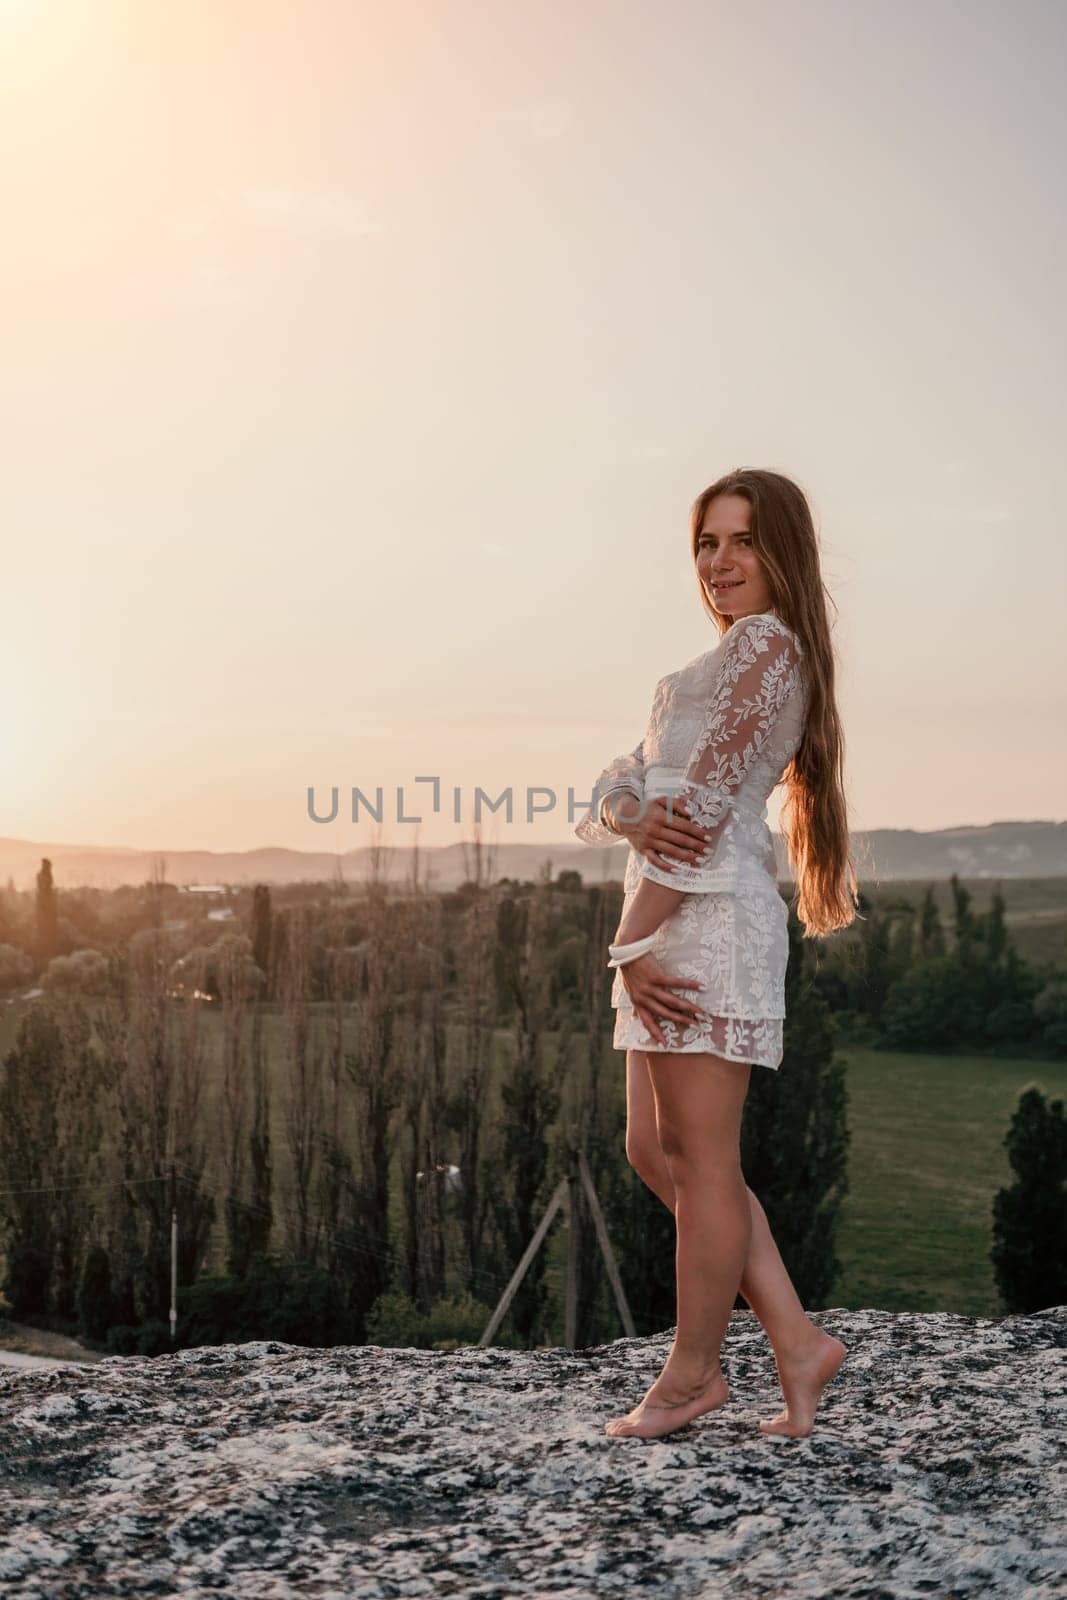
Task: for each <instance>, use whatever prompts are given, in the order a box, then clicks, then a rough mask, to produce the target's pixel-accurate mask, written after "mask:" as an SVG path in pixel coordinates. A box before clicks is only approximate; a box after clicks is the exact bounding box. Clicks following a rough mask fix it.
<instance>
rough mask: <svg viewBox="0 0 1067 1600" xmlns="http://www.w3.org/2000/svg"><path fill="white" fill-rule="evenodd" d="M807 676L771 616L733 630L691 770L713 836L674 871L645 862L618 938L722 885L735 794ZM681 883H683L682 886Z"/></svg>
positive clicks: (637, 935)
mask: <svg viewBox="0 0 1067 1600" xmlns="http://www.w3.org/2000/svg"><path fill="white" fill-rule="evenodd" d="M799 681H800V655H799V651H798V649H797V646H796V643H795V641H794V640H793V637H792V635H791V634H790V633H789V632H788V631H786V630H783V629H782V628H781V627H779V626H778V624H777V623H776V622H775V621H773V620H769V619H768V618H767V617H765V616H753V617H740V618H738V620H737V622H735V623H734V624H733V626H732V627H731V628H730V629H729V631H728V633H727V634H726V637H725V639H724V641H723V647H722V650H721V652H720V654H719V659H718V661H717V662H716V669H715V680H714V683H713V685H712V688H711V693H710V695H709V697H708V705H707V711H706V713H705V717H704V724H703V727H702V728H701V731H700V735H699V737H698V738H697V741H696V744H695V746H694V749H693V752H692V754H691V756H690V759H689V764H688V767H687V770H686V781H685V785H684V793H683V795H682V796H680V797H679V798H680V799H684V800H685V801H686V802H687V809H688V811H689V814H690V817H691V818H692V820H693V822H695V823H698V824H700V825H701V826H702V829H703V832H704V837H705V839H706V841H707V843H706V845H705V848H704V851H703V858H702V860H701V861H698V862H696V863H695V864H689V863H688V862H685V861H680V862H678V863H677V865H676V866H675V867H674V868H672V869H671V870H670V871H669V872H668V871H664V870H663V869H662V868H660V867H656V866H654V865H653V864H652V863H651V862H650V861H647V860H646V861H644V862H642V866H641V882H640V883H639V884H638V886H637V890H636V892H635V894H634V896H633V899H632V900H631V902H630V904H629V906H628V907H627V908H626V912H625V915H624V916H623V918H622V921H621V922H620V924H619V929H618V932H617V934H616V936H615V940H614V942H615V943H616V944H629V943H631V942H632V941H633V940H635V939H642V938H644V937H645V936H646V935H647V934H650V933H654V932H655V930H656V929H657V928H658V927H659V926H660V924H661V923H662V922H665V921H666V919H667V918H668V917H669V916H671V915H672V914H673V913H674V912H675V911H676V910H677V909H678V906H679V905H680V904H681V901H682V898H683V896H684V895H686V894H703V893H706V892H707V891H708V889H709V888H713V887H714V883H713V881H712V882H709V879H708V863H709V862H710V860H711V857H712V856H713V854H714V851H715V846H716V844H717V842H718V839H719V837H720V835H721V832H722V829H723V826H724V825H725V822H726V816H727V813H728V811H729V802H730V797H731V796H732V795H734V794H735V793H736V792H737V790H738V789H739V788H740V787H741V784H742V783H743V782H744V780H745V778H746V776H747V775H748V773H749V772H750V771H751V768H752V765H753V763H754V762H755V760H756V758H757V756H758V755H759V752H760V750H761V748H762V746H763V742H764V740H765V739H766V737H767V734H768V733H769V731H770V729H771V728H772V727H773V726H774V723H775V722H776V721H777V718H778V716H779V714H780V712H781V709H782V707H783V705H784V704H785V702H786V701H787V700H788V699H789V697H790V696H791V695H792V693H793V692H794V690H795V689H796V687H797V684H798V682H799ZM675 885H677V887H675Z"/></svg>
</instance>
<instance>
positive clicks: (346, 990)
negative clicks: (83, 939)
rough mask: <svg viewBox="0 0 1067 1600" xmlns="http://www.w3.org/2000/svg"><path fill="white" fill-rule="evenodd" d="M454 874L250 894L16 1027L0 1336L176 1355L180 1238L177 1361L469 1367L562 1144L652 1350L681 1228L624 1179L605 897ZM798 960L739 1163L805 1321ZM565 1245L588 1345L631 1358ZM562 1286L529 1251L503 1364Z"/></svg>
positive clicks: (556, 1307) (166, 935)
mask: <svg viewBox="0 0 1067 1600" xmlns="http://www.w3.org/2000/svg"><path fill="white" fill-rule="evenodd" d="M473 867H474V870H473V874H472V878H471V881H470V882H468V883H467V884H466V885H464V887H463V888H462V889H461V890H458V891H456V892H455V893H449V894H441V893H435V892H432V891H431V890H430V889H429V888H428V887H427V886H426V884H425V883H424V882H420V881H419V879H418V876H417V872H416V875H415V876H413V878H412V879H411V880H410V881H409V882H407V883H406V884H404V885H402V886H400V887H399V888H396V889H391V888H390V887H389V886H387V885H386V884H385V883H383V882H381V881H372V882H370V883H368V884H366V885H364V886H362V888H361V889H360V890H359V891H358V892H357V893H355V894H352V895H349V896H344V897H342V896H340V895H337V894H333V893H327V894H324V895H322V896H321V897H320V898H319V900H317V901H312V900H310V899H307V898H305V899H304V900H303V901H302V902H301V903H299V904H295V905H294V904H290V905H289V906H287V907H285V908H284V910H279V909H278V908H277V907H276V906H275V904H274V901H273V897H272V895H271V892H270V891H269V890H268V889H266V888H265V887H263V888H261V889H260V890H258V891H257V892H256V894H254V895H253V896H250V897H249V898H248V902H247V906H246V911H245V916H244V918H243V920H242V923H241V925H240V926H239V927H237V928H234V927H232V926H231V927H227V928H225V930H224V931H223V932H222V933H221V934H220V935H218V936H217V937H216V938H215V939H214V941H213V942H212V943H211V944H201V943H198V942H192V943H190V939H193V940H196V939H197V938H198V936H199V934H200V933H202V932H203V928H202V927H199V928H196V929H190V930H175V929H168V927H167V926H166V919H165V918H162V917H160V918H158V919H157V920H155V921H154V922H153V923H152V925H150V926H147V927H142V928H141V929H140V930H138V931H137V932H135V933H134V934H132V936H130V937H129V938H128V939H127V940H126V942H125V944H124V945H123V946H122V947H121V948H109V949H107V950H106V951H100V952H98V954H99V955H100V956H101V963H97V964H94V966H93V967H92V968H91V969H90V968H89V967H88V965H85V968H84V970H83V971H82V972H80V973H78V974H77V976H76V978H72V980H71V981H70V982H69V983H66V984H55V985H53V986H50V987H49V989H48V991H47V992H46V993H44V994H43V995H41V996H39V997H38V998H37V999H35V1000H31V1001H30V1002H29V1003H28V1004H26V1006H25V1009H24V1010H23V1012H22V1015H21V1018H20V1022H19V1026H18V1030H17V1033H16V1036H15V1039H14V1042H13V1044H12V1045H11V1046H10V1048H9V1049H8V1050H7V1051H6V1053H5V1056H4V1059H3V1063H2V1071H0V1228H2V1243H3V1252H4V1261H5V1270H4V1278H3V1290H4V1294H5V1296H6V1300H7V1303H8V1306H9V1310H10V1314H11V1315H12V1316H14V1317H16V1318H19V1319H23V1320H29V1321H37V1322H40V1323H44V1324H51V1325H52V1326H57V1327H64V1328H67V1329H73V1328H75V1327H77V1328H80V1330H81V1331H82V1333H83V1335H84V1336H85V1337H87V1338H89V1339H90V1340H93V1341H95V1342H97V1343H99V1344H101V1345H104V1346H106V1347H107V1348H111V1349H115V1350H129V1349H140V1350H145V1351H149V1352H153V1351H155V1350H160V1349H166V1348H170V1330H169V1326H168V1320H167V1319H168V1310H169V1306H170V1272H171V1224H172V1215H173V1214H176V1216H177V1253H176V1262H177V1282H178V1293H177V1310H178V1325H177V1343H179V1344H182V1343H201V1342H217V1341H220V1340H224V1339H233V1338H237V1339H248V1338H263V1337H279V1338H286V1339H291V1340H293V1341H294V1342H300V1343H305V1344H327V1343H338V1342H355V1343H358V1342H362V1341H371V1342H379V1343H404V1344H427V1345H429V1344H436V1345H441V1344H447V1343H448V1342H449V1341H450V1340H463V1341H466V1340H471V1339H476V1338H477V1337H478V1335H479V1334H480V1332H481V1330H482V1329H483V1328H484V1327H485V1325H486V1324H487V1322H488V1320H489V1316H490V1314H491V1312H492V1308H493V1306H494V1305H495V1303H496V1301H497V1300H498V1298H499V1297H500V1295H501V1293H502V1291H503V1289H504V1287H505V1286H506V1284H507V1283H508V1280H509V1278H510V1277H511V1274H512V1272H513V1270H514V1268H515V1266H516V1265H517V1263H518V1261H519V1260H520V1258H521V1256H522V1254H523V1252H524V1251H525V1249H526V1247H527V1245H528V1244H529V1242H530V1240H531V1238H532V1236H533V1234H534V1232H535V1230H536V1228H537V1225H538V1223H539V1221H540V1220H541V1217H542V1215H543V1213H544V1210H545V1207H546V1205H547V1202H548V1198H549V1196H550V1195H551V1193H552V1191H553V1189H554V1188H555V1186H556V1184H557V1182H558V1181H559V1178H560V1176H561V1175H562V1174H563V1173H564V1172H565V1171H566V1168H567V1161H568V1150H569V1147H570V1146H571V1145H572V1144H578V1145H580V1146H581V1148H582V1149H583V1150H584V1152H585V1156H586V1160H587V1161H588V1164H589V1168H590V1170H591V1173H592V1176H593V1181H594V1184H595V1187H596V1190H597V1193H598V1196H599V1199H600V1203H601V1206H602V1209H603V1211H604V1215H605V1218H606V1222H607V1228H608V1233H609V1236H610V1238H611V1241H612V1244H613V1247H614V1250H615V1253H616V1255H617V1258H618V1260H619V1266H620V1272H621V1276H622V1281H623V1286H624V1289H625V1292H626V1295H627V1299H628V1301H629V1304H630V1307H631V1309H632V1312H633V1315H634V1319H635V1322H636V1324H637V1327H638V1330H639V1331H640V1332H642V1333H645V1332H653V1331H660V1330H662V1329H663V1328H665V1327H668V1326H669V1325H670V1324H671V1323H672V1322H673V1320H674V1226H673V1219H672V1217H671V1215H670V1213H669V1211H668V1210H667V1209H666V1207H664V1206H663V1205H662V1204H661V1202H660V1201H659V1200H657V1199H656V1198H655V1197H654V1196H653V1195H652V1194H651V1193H650V1191H649V1190H648V1189H647V1188H646V1187H645V1185H644V1184H643V1183H642V1182H641V1180H640V1179H639V1178H638V1177H637V1176H636V1174H635V1173H634V1172H633V1171H632V1170H631V1169H630V1167H629V1166H628V1164H627V1162H626V1159H625V1149H624V1130H625V1095H624V1085H623V1074H622V1058H621V1056H620V1055H619V1054H618V1053H617V1052H615V1051H614V1050H613V1049H612V1048H611V1043H610V1039H611V1028H612V1023H613V1012H612V1010H611V1007H610V987H611V977H612V974H611V973H610V972H609V971H608V970H607V969H606V967H605V950H606V946H607V943H608V940H609V938H610V937H611V935H612V933H613V932H614V929H615V927H616V925H617V920H618V915H619V909H620V904H621V888H620V887H619V886H618V885H615V884H609V885H606V886H603V887H592V886H586V885H583V883H582V881H581V878H580V877H579V876H578V874H577V873H560V874H559V875H558V876H557V878H556V879H555V881H551V880H550V879H549V877H548V876H547V874H546V876H545V877H544V878H542V879H541V880H540V881H539V882H537V883H515V882H513V881H510V880H507V879H501V880H499V881H496V882H493V881H492V875H491V868H490V863H489V861H488V859H485V858H483V857H482V856H481V855H480V854H476V856H475V859H474V862H473ZM52 892H53V893H54V890H53V891H52ZM145 893H146V897H147V903H148V904H149V905H151V903H152V896H153V895H155V896H156V901H157V903H158V901H159V891H158V888H153V886H152V885H149V886H147V887H146V891H145ZM215 931H216V933H217V929H216V930H215ZM183 932H184V935H185V937H184V939H183V936H182V935H183ZM790 939H791V956H790V965H789V978H788V985H789V994H788V1001H787V1004H788V1011H789V1015H788V1020H787V1024H786V1056H785V1061H784V1062H783V1070H782V1072H781V1073H780V1074H776V1073H771V1072H767V1071H763V1070H758V1069H754V1070H753V1074H752V1089H751V1092H750V1095H749V1101H748V1106H747V1109H746V1117H745V1124H744V1129H743V1139H742V1156H743V1161H744V1167H745V1172H746V1177H747V1179H748V1181H749V1183H750V1184H751V1186H752V1187H753V1189H754V1190H755V1191H756V1192H757V1193H758V1194H759V1196H760V1198H761V1200H762V1202H763V1204H764V1206H765V1208H766V1210H767V1212H768V1215H769V1216H770V1218H771V1223H772V1226H773V1227H774V1229H775V1232H776V1236H777V1238H778V1240H779V1244H780V1247H781V1250H782V1254H783V1256H784V1258H785V1260H786V1262H787V1265H788V1266H789V1268H790V1271H791V1272H792V1274H793V1276H794V1279H795V1281H796V1283H797V1286H798V1289H799V1291H800V1293H801V1295H802V1296H803V1298H804V1300H805V1303H806V1304H808V1305H811V1306H813V1307H818V1306H820V1305H824V1304H826V1303H827V1300H828V1298H829V1297H830V1295H831V1293H832V1289H833V1284H834V1282H835V1279H836V1277H837V1275H838V1273H839V1270H840V1263H839V1261H838V1259H837V1257H836V1254H835V1239H836V1229H837V1223H838V1217H839V1210H840V1206H841V1201H842V1199H843V1197H844V1195H845V1193H846V1190H847V1144H848V1132H847V1105H846V1096H845V1086H844V1066H843V1063H842V1062H841V1061H839V1060H836V1059H835V1057H834V1052H833V1031H834V1029H833V1022H832V1019H831V1017H830V1015H829V1012H828V1008H827V1005H826V1002H825V1000H824V998H823V997H822V996H821V995H820V994H819V992H818V989H817V987H816V985H815V983H814V981H813V978H814V969H813V952H812V947H811V944H810V941H803V940H801V939H800V937H799V927H798V926H797V925H796V923H795V920H794V919H791V927H790ZM71 954H74V952H71ZM50 959H51V960H53V961H54V960H55V959H56V957H54V956H53V957H51V958H50ZM575 1225H576V1228H577V1237H576V1253H577V1267H578V1270H577V1280H578V1290H577V1341H578V1343H579V1344H580V1345H588V1344H591V1343H596V1342H598V1341H601V1340H605V1339H612V1338H616V1337H618V1335H619V1333H620V1332H621V1329H620V1327H619V1325H618V1320H617V1313H616V1309H615V1305H614V1301H613V1298H612V1295H611V1292H610V1287H609V1284H608V1282H607V1280H606V1275H605V1273H604V1269H603V1264H602V1262H601V1260H600V1255H599V1250H598V1247H597V1242H596V1238H595V1233H594V1229H593V1225H592V1221H591V1219H590V1218H589V1217H588V1216H587V1215H585V1214H583V1213H579V1215H578V1217H577V1218H576V1219H575ZM219 1268H221V1270H218V1269H219ZM559 1276H560V1275H559V1274H558V1273H553V1271H552V1270H551V1268H550V1260H549V1256H548V1254H547V1253H546V1252H545V1251H544V1250H542V1251H540V1252H539V1253H538V1254H537V1256H535V1258H534V1260H533V1262H532V1263H531V1265H530V1267H529V1270H528V1271H527V1273H526V1275H525V1277H524V1279H523V1281H522V1284H521V1287H520V1289H519V1291H518V1293H517V1294H516V1296H515V1298H514V1299H513V1301H512V1303H511V1306H510V1309H509V1311H508V1314H507V1317H506V1320H505V1322H504V1324H503V1325H502V1327H501V1330H500V1334H499V1341H498V1342H504V1343H513V1344H517V1345H522V1346H528V1345H535V1344H539V1343H542V1342H545V1341H546V1340H547V1341H550V1342H558V1339H559V1329H560V1323H561V1305H560V1302H561V1292H562V1285H561V1284H560V1283H559V1282H558V1281H557V1280H558V1278H559ZM742 1303H743V1302H741V1301H740V1300H739V1301H738V1304H742Z"/></svg>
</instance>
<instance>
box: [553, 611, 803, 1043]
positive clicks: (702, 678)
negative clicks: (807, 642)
mask: <svg viewBox="0 0 1067 1600" xmlns="http://www.w3.org/2000/svg"><path fill="white" fill-rule="evenodd" d="M808 693H809V690H808V681H807V674H806V670H805V667H804V661H803V651H802V649H801V646H800V641H799V640H798V639H797V636H796V635H795V634H794V633H793V631H792V630H791V629H790V628H788V627H787V626H786V624H785V623H784V622H783V621H782V619H781V618H780V617H779V616H778V615H777V614H776V613H775V612H773V611H764V612H760V613H759V614H758V615H755V616H748V617H739V618H738V619H737V621H736V622H734V623H732V624H731V625H730V627H729V628H728V629H727V631H726V633H724V634H723V636H722V638H721V639H720V640H719V642H718V644H717V645H716V646H715V648H714V649H713V650H708V651H706V652H705V653H704V654H703V655H700V656H697V658H696V660H695V661H690V662H689V663H688V665H687V666H684V667H682V668H681V669H680V670H679V671H678V672H671V673H668V674H667V676H666V677H665V678H661V679H660V681H659V683H658V684H657V685H656V693H655V697H654V699H653V702H652V712H651V715H650V716H649V719H648V727H647V729H646V732H645V736H644V738H643V739H642V741H641V743H640V744H639V745H638V746H637V748H636V750H634V751H632V752H631V753H630V754H629V755H626V756H620V757H618V759H617V760H615V761H613V762H611V764H610V765H609V766H608V767H607V768H606V769H605V770H604V772H602V773H601V775H600V777H599V778H598V779H597V782H596V786H595V788H594V791H593V805H592V807H591V809H590V812H589V814H588V816H587V817H586V818H585V819H584V820H583V821H582V822H580V823H579V824H578V826H577V828H576V829H575V833H576V834H577V836H578V838H579V839H582V840H583V841H584V842H585V843H586V844H615V843H618V842H620V841H619V835H618V834H616V833H613V832H612V830H611V829H610V828H609V827H608V826H607V825H606V823H604V822H601V821H600V820H599V817H600V806H601V803H602V801H603V800H604V798H605V797H606V796H607V795H608V794H610V793H612V792H613V791H615V790H622V789H625V790H629V791H630V792H631V793H633V794H635V795H637V796H638V797H641V796H642V795H644V796H652V795H656V794H675V795H678V796H681V795H685V796H687V797H688V798H689V800H690V812H691V815H692V817H693V820H694V821H696V822H698V823H700V824H701V825H702V826H704V827H706V828H710V829H711V830H712V838H711V840H710V841H709V846H708V854H707V857H706V859H705V860H704V862H703V863H702V864H700V865H690V864H689V863H683V862H676V863H675V865H674V868H673V870H672V871H670V872H667V871H664V870H662V869H661V868H659V867H655V866H653V865H652V863H651V862H650V861H647V860H646V859H645V858H644V856H642V855H641V854H640V853H639V852H638V851H637V850H635V849H634V848H633V847H632V846H631V847H630V851H629V857H628V859H627V863H626V875H625V879H624V883H623V888H624V900H623V911H624V912H625V910H626V907H627V906H628V905H629V903H630V901H631V900H632V898H633V896H634V894H635V893H636V892H637V886H638V884H639V883H640V881H641V879H642V878H643V877H645V878H652V879H653V881H654V882H656V883H663V884H666V885H667V887H668V888H671V889H681V890H683V891H684V892H685V899H684V900H682V902H681V903H680V904H679V906H678V908H677V910H676V911H674V912H673V913H672V914H671V915H670V916H669V917H667V918H666V920H665V921H664V922H663V923H662V924H661V925H660V927H659V928H658V929H657V932H656V942H655V944H654V946H653V952H652V953H653V954H654V955H655V957H656V959H657V960H658V961H659V963H660V965H661V966H662V967H663V968H664V969H665V971H667V972H668V973H671V974H672V975H676V976H678V977H683V978H696V979H697V980H698V981H699V983H700V988H699V989H686V990H681V991H679V992H680V993H683V994H685V996H686V997H687V998H688V999H690V1000H692V1001H693V1002H694V1003H695V1004H696V1005H698V1006H699V1007H700V1008H701V1010H703V1011H705V1012H707V1013H709V1015H710V1020H709V1021H708V1022H706V1023H698V1022H696V1021H694V1022H692V1023H690V1024H685V1023H679V1022H674V1021H671V1020H669V1019H663V1020H660V1027H661V1029H662V1031H663V1036H664V1038H665V1040H666V1041H667V1042H666V1044H665V1045H660V1044H657V1043H656V1042H655V1041H654V1040H653V1039H652V1036H651V1034H650V1033H649V1032H648V1030H647V1029H646V1028H645V1026H644V1024H643V1023H642V1022H641V1021H640V1020H639V1019H638V1018H637V1016H636V1015H635V1014H634V1009H633V1006H632V1005H631V1004H630V997H629V994H628V993H627V990H626V987H625V985H624V983H623V980H622V973H621V971H616V973H615V982H614V984H613V986H612V991H611V1003H612V1005H613V1006H614V1007H615V1013H616V1015H615V1033H614V1039H613V1044H614V1046H615V1048H616V1049H618V1050H657V1051H658V1050H668V1051H671V1052H691V1053H696V1052H698V1051H710V1052H712V1053H713V1054H715V1055H719V1056H725V1057H727V1058H728V1059H729V1060H732V1061H750V1062H753V1063H754V1064H757V1065H760V1066H764V1067H772V1068H775V1069H777V1067H778V1066H779V1064H780V1062H781V1059H782V1022H783V1019H784V1017H785V968H786V961H787V959H788V954H789V944H788V938H787V933H786V929H787V922H788V909H787V906H786V903H785V901H784V900H783V898H782V896H781V894H780V892H779V890H778V884H777V879H776V870H775V858H774V845H773V843H772V840H771V831H770V828H769V826H768V824H767V820H766V818H767V797H768V795H769V794H770V793H771V790H772V789H774V788H775V786H776V785H777V784H778V783H779V782H780V780H781V778H782V775H783V773H784V771H785V768H786V767H787V766H788V764H789V762H790V760H791V759H792V757H793V755H794V753H795V752H796V750H797V747H798V746H799V744H800V740H801V736H802V734H803V730H804V718H805V715H806V712H807V706H808Z"/></svg>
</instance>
